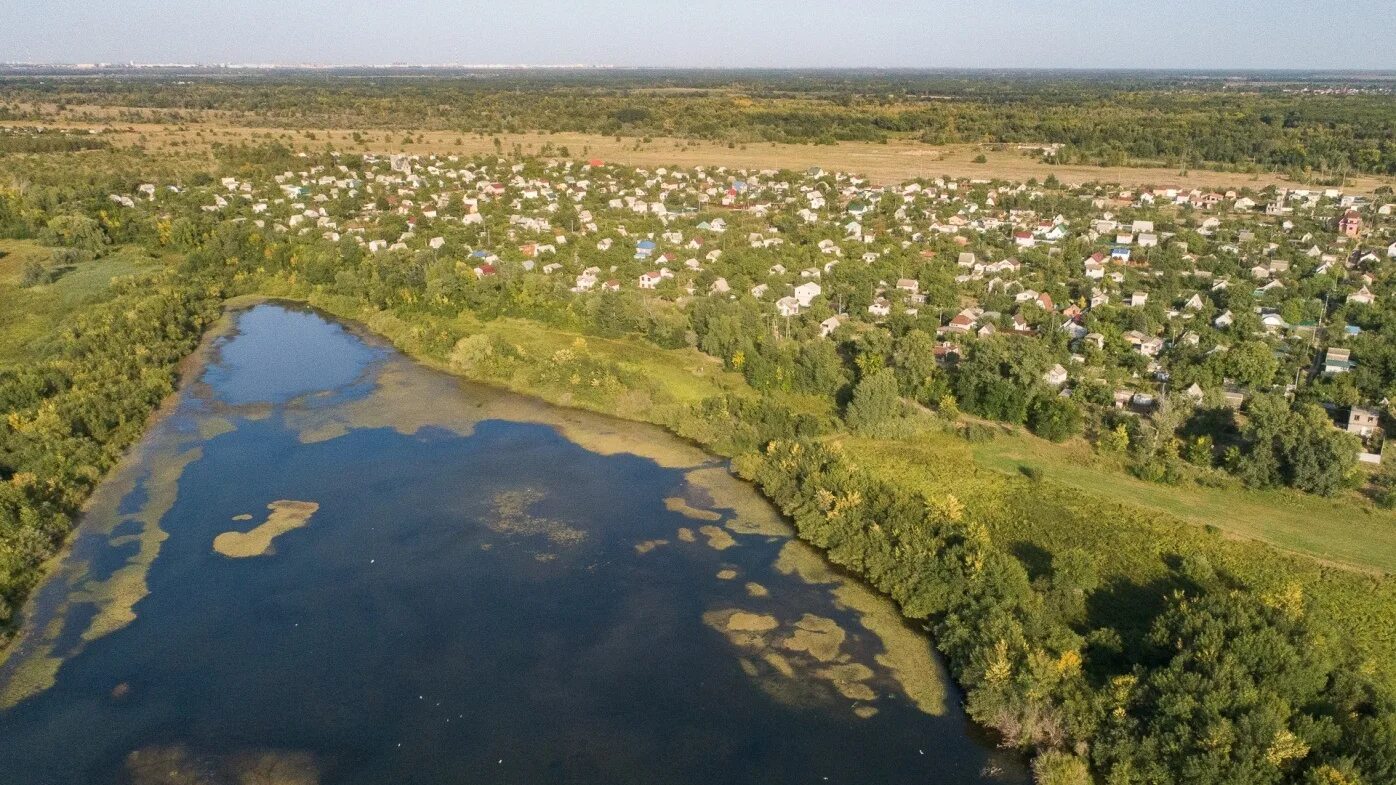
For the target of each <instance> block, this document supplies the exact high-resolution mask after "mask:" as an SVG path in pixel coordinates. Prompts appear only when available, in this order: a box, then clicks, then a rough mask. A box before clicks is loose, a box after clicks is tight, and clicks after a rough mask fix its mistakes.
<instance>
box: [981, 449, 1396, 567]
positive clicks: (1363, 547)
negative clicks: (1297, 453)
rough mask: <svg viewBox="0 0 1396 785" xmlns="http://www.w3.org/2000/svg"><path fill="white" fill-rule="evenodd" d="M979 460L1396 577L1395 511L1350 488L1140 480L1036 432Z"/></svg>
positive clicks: (1088, 451) (989, 451)
mask: <svg viewBox="0 0 1396 785" xmlns="http://www.w3.org/2000/svg"><path fill="white" fill-rule="evenodd" d="M970 452H971V453H972V454H973V456H974V459H975V462H976V463H977V464H978V465H980V466H983V467H985V468H989V469H994V470H997V471H1001V472H1004V473H1007V474H1017V473H1018V472H1019V471H1020V469H1019V467H1022V466H1033V467H1037V468H1040V469H1042V470H1043V472H1044V474H1045V476H1046V478H1048V479H1050V480H1052V481H1054V482H1057V483H1061V484H1063V485H1066V486H1069V487H1071V488H1074V489H1077V490H1080V491H1082V492H1085V493H1090V494H1093V495H1096V496H1099V497H1100V498H1102V499H1107V500H1109V501H1111V502H1114V503H1118V504H1126V505H1134V506H1137V507H1140V508H1143V509H1146V510H1152V511H1155V512H1158V513H1162V514H1165V515H1168V516H1171V517H1174V518H1177V519H1178V520H1181V521H1186V522H1190V523H1194V524H1197V525H1199V526H1205V525H1210V526H1215V527H1217V528H1218V529H1220V530H1222V531H1223V532H1225V533H1227V534H1230V535H1235V536H1240V537H1246V538H1249V539H1255V540H1260V541H1262V542H1266V543H1269V544H1270V545H1273V546H1275V547H1277V548H1280V549H1282V550H1286V551H1292V552H1294V553H1300V554H1304V555H1307V556H1313V557H1317V558H1319V559H1321V560H1323V561H1326V562H1330V563H1333V564H1338V565H1342V566H1346V567H1355V568H1358V569H1363V570H1374V571H1379V572H1385V573H1390V574H1396V512H1392V511H1390V510H1382V509H1379V508H1377V507H1376V506H1375V505H1373V504H1371V503H1370V502H1368V501H1367V500H1366V499H1363V498H1361V497H1359V496H1358V495H1357V494H1356V493H1348V494H1344V495H1341V496H1338V497H1335V498H1324V497H1321V496H1314V495H1311V494H1303V493H1299V492H1297V491H1292V490H1272V491H1257V490H1251V489H1248V488H1245V487H1243V486H1241V485H1240V484H1239V482H1237V481H1235V480H1234V479H1230V478H1228V483H1227V485H1226V487H1223V488H1210V487H1203V486H1200V485H1196V484H1184V485H1179V486H1170V485H1163V484H1160V483H1153V482H1146V481H1144V480H1140V479H1138V478H1136V477H1134V476H1132V475H1130V474H1128V473H1126V472H1124V471H1121V470H1119V469H1118V468H1116V467H1112V466H1106V465H1100V464H1101V463H1102V462H1101V461H1098V460H1097V459H1095V457H1094V456H1093V455H1092V453H1091V449H1090V447H1089V445H1087V444H1085V443H1084V442H1081V441H1079V440H1078V441H1074V442H1071V443H1068V444H1064V445H1061V444H1053V443H1051V442H1048V441H1044V440H1042V439H1038V438H1036V437H1034V436H1032V435H1030V434H1022V433H1019V434H1014V435H1011V436H1002V437H999V438H997V439H994V440H992V441H990V442H986V443H982V444H976V445H972V446H971V448H970Z"/></svg>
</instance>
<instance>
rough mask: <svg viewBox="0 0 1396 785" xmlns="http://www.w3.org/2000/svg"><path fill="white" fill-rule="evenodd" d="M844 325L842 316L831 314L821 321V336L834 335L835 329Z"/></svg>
mask: <svg viewBox="0 0 1396 785" xmlns="http://www.w3.org/2000/svg"><path fill="white" fill-rule="evenodd" d="M786 299H791V298H786ZM842 325H843V321H842V319H841V318H840V317H838V316H830V317H829V318H828V319H825V320H824V321H822V322H820V323H819V337H821V338H828V337H829V336H831V335H833V334H834V331H835V330H837V329H839V327H841V326H842Z"/></svg>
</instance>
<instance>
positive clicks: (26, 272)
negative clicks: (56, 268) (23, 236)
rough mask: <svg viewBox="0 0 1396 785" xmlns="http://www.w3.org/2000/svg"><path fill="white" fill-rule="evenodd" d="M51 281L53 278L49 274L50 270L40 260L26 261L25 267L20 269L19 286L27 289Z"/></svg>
mask: <svg viewBox="0 0 1396 785" xmlns="http://www.w3.org/2000/svg"><path fill="white" fill-rule="evenodd" d="M50 280H52V277H51V274H50V273H49V269H48V268H47V267H45V266H44V264H43V262H40V261H39V260H38V259H29V260H27V261H25V263H24V267H22V268H21V269H20V273H19V285H20V286H21V287H23V288H25V289H28V288H29V287H31V286H38V285H40V284H46V283H48V282H49V281H50Z"/></svg>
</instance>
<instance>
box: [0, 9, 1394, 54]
mask: <svg viewBox="0 0 1396 785" xmlns="http://www.w3.org/2000/svg"><path fill="white" fill-rule="evenodd" d="M132 60H133V61H137V62H147V63H148V62H197V63H218V62H257V63H271V62H275V63H344V64H368V63H388V62H407V63H444V62H455V63H501V64H504V63H507V64H574V63H576V64H597V65H654V66H734V67H735V66H792V67H846V66H889V67H928V68H929V67H957V66H958V67H1043V68H1047V67H1052V68H1059V67H1081V68H1122V67H1127V68H1361V69H1374V68H1380V69H1396V2H1393V0H1346V1H1345V2H1325V1H1324V0H882V1H881V2H857V1H856V0H707V1H705V0H692V1H690V2H685V1H684V0H495V2H479V0H403V1H401V2H399V1H397V0H0V61H23V62H67V63H71V62H125V61H132Z"/></svg>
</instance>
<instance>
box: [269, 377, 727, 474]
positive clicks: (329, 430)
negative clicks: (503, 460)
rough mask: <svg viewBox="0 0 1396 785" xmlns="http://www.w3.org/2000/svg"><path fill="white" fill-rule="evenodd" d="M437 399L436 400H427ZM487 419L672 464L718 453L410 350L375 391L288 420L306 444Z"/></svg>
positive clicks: (462, 432)
mask: <svg viewBox="0 0 1396 785" xmlns="http://www.w3.org/2000/svg"><path fill="white" fill-rule="evenodd" d="M424 400H425V401H432V402H433V405H432V406H430V407H427V406H422V405H421V402H422V401H424ZM485 420H512V421H515V422H528V423H536V424H539V425H547V426H550V427H552V428H555V429H557V431H558V433H559V434H561V435H562V436H563V438H565V439H567V440H568V441H570V442H572V443H573V444H576V445H578V446H579V447H582V448H584V449H586V450H589V451H590V452H594V453H596V454H598V455H621V454H630V455H638V456H640V457H641V458H647V459H649V460H651V461H654V462H655V463H657V464H659V465H660V466H662V467H664V468H666V469H688V468H692V467H695V466H701V465H703V464H705V463H707V462H708V461H710V460H711V459H710V458H709V456H708V455H707V454H706V453H704V452H703V451H702V450H700V449H698V448H697V447H694V446H692V445H690V444H688V443H686V442H684V441H683V440H681V439H678V438H676V437H674V436H673V435H671V434H669V433H667V432H666V431H664V430H663V429H661V428H659V427H657V426H654V425H648V424H645V423H639V422H633V421H629V420H618V419H613V418H611V417H606V416H604V415H601V414H596V413H593V412H586V411H580V410H574V409H564V408H560V407H558V406H554V405H552V404H549V403H546V402H544V401H540V400H537V399H534V398H529V397H525V396H522V395H517V394H513V393H509V392H505V391H502V390H500V389H498V388H496V387H488V386H485V385H480V384H474V383H470V382H463V381H461V380H460V379H458V378H456V377H453V376H450V375H448V374H446V373H443V372H440V371H434V370H431V369H429V368H424V367H422V366H420V365H418V364H417V363H415V362H414V361H412V360H410V359H407V358H405V357H392V358H390V359H388V360H386V361H384V362H382V363H381V364H380V365H379V366H378V371H377V374H376V376H375V378H374V385H373V389H372V391H371V392H369V394H367V395H365V396H362V397H360V398H356V399H353V400H349V401H345V402H343V403H341V404H338V405H335V406H322V407H299V408H294V409H290V410H288V411H287V412H286V422H287V425H288V426H289V427H291V428H292V429H294V430H295V431H296V432H297V433H298V437H299V439H300V441H301V442H303V443H307V444H309V443H313V442H321V441H328V440H330V439H335V438H338V437H340V436H343V435H344V434H346V433H348V432H349V431H351V430H354V429H356V428H392V429H394V430H396V431H397V432H399V433H402V434H404V435H407V436H411V435H413V434H416V433H417V432H419V431H421V430H422V429H423V428H442V429H445V430H448V431H451V432H452V433H455V434H457V435H459V436H469V435H470V434H471V433H472V432H473V431H474V429H475V426H476V424H478V423H480V422H483V421H485Z"/></svg>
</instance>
